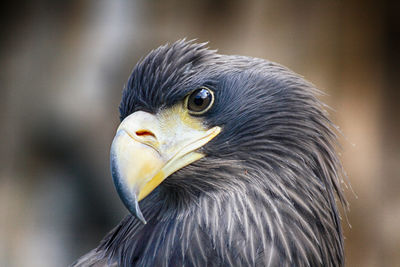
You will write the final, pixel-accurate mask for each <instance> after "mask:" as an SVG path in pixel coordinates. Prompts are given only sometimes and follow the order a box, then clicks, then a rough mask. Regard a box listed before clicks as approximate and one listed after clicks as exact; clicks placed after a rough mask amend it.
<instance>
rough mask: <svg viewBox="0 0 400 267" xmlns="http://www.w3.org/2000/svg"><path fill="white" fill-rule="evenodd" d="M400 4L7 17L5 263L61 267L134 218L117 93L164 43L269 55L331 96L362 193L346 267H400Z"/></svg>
mask: <svg viewBox="0 0 400 267" xmlns="http://www.w3.org/2000/svg"><path fill="white" fill-rule="evenodd" d="M398 3H399V2H398V1H397V2H395V1H392V2H385V1H361V0H359V1H357V0H349V1H344V0H342V1H340V0H335V1H334V0H305V1H300V0H298V1H294V0H279V1H272V0H269V1H231V0H208V1H194V0H190V1H173V0H168V1H161V0H151V1H146V0H136V1H126V0H113V1H107V0H102V1H95V0H92V1H77V0H76V1H50V0H48V1H32V2H27V3H25V4H22V3H19V4H17V3H14V4H11V3H8V4H3V5H2V7H1V13H2V14H1V16H0V21H1V29H2V32H1V36H0V38H1V39H0V40H1V41H0V64H1V71H0V88H1V89H0V136H1V138H0V266H12V267H13V266H40V267H47V266H49V267H50V266H66V265H68V264H70V263H71V262H72V261H74V260H75V259H76V258H77V257H79V256H80V255H82V254H83V253H85V252H87V251H88V250H89V249H91V248H93V247H95V246H96V245H97V243H98V241H99V240H100V239H101V238H102V237H103V236H104V235H105V234H106V232H108V231H109V230H110V229H111V228H112V227H113V226H115V225H116V224H117V223H118V222H119V220H120V219H121V218H122V217H123V216H124V215H125V214H127V211H126V210H125V209H124V208H123V206H122V204H121V202H120V200H119V198H118V196H117V194H116V192H115V190H114V186H113V183H112V180H111V176H110V174H109V159H108V157H109V148H110V144H111V141H112V138H113V135H114V131H115V129H116V127H117V125H118V109H117V107H118V104H119V100H120V97H121V90H122V87H123V85H124V83H125V81H126V80H127V78H128V76H129V74H130V71H131V70H132V68H133V66H134V65H135V63H136V62H137V61H138V60H139V58H140V57H142V56H144V55H145V54H146V53H147V52H149V51H150V50H151V49H153V48H156V47H157V46H159V45H160V44H163V43H165V42H173V41H175V40H177V39H180V38H183V37H187V38H188V39H192V38H197V39H198V40H199V41H210V47H211V48H215V49H219V52H221V53H225V54H242V55H249V56H255V57H261V58H267V59H270V60H273V61H277V62H279V63H281V64H283V65H286V66H288V67H289V68H291V69H293V70H294V71H296V72H298V73H300V74H302V75H304V76H305V78H306V79H308V80H310V81H312V82H313V83H314V84H315V85H316V86H317V87H318V88H320V89H321V90H323V91H325V92H327V93H328V94H329V96H327V97H324V98H323V100H324V101H325V102H327V103H328V104H329V105H330V106H331V107H333V109H334V110H335V111H334V112H332V118H333V120H334V121H335V122H336V123H337V124H338V125H339V126H340V127H341V130H342V132H343V136H344V137H342V138H341V142H342V144H343V150H342V159H343V163H344V166H345V168H346V170H347V173H348V177H349V181H350V182H351V185H352V187H353V189H354V191H355V193H356V195H357V196H358V198H357V197H355V195H354V194H353V193H352V191H351V189H346V194H347V195H348V199H349V201H350V202H351V211H350V212H349V213H348V221H349V223H350V224H351V227H350V226H349V224H348V223H347V222H346V219H345V218H344V219H343V225H344V230H345V235H346V241H345V242H346V253H347V254H346V255H347V265H348V266H400V194H399V192H400V138H399V134H400V116H399V115H400V103H399V100H400V97H399V96H400V93H399V89H400V88H399V83H400V78H399V77H400V75H399V74H400V68H399V64H398V63H399V62H400V55H399V50H400V41H399V38H400V32H399V29H400V27H399V20H400V17H399V14H400V6H399V4H398Z"/></svg>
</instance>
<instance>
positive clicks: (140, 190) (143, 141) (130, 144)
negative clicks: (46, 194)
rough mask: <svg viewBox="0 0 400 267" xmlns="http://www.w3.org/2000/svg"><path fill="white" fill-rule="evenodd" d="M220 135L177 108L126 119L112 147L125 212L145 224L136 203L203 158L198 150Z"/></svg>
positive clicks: (144, 113)
mask: <svg viewBox="0 0 400 267" xmlns="http://www.w3.org/2000/svg"><path fill="white" fill-rule="evenodd" d="M220 131H221V128H220V127H218V126H215V127H213V128H211V129H206V128H205V127H204V125H203V124H202V123H201V121H200V119H199V118H195V117H192V116H190V115H189V114H187V111H185V110H184V109H183V108H182V107H181V106H178V105H177V106H174V107H172V108H170V109H165V110H163V111H161V112H159V113H157V114H156V115H153V114H150V113H147V112H144V111H137V112H135V113H133V114H131V115H129V116H128V117H126V118H125V119H124V120H123V121H122V122H121V124H120V126H119V127H118V129H117V134H116V136H115V137H114V140H113V143H112V145H111V173H112V176H113V180H114V183H115V186H116V188H117V191H118V194H119V195H120V197H121V199H122V201H123V203H124V204H125V206H126V207H127V208H128V210H129V211H130V212H131V213H132V214H133V215H135V216H136V217H137V218H138V219H139V220H141V221H142V222H143V223H146V221H145V219H144V217H143V214H142V212H141V211H140V208H139V204H138V202H139V201H140V200H142V199H143V198H145V197H146V196H147V195H148V194H150V193H151V191H153V190H154V189H155V188H156V187H157V186H158V185H159V184H160V183H161V182H162V181H163V180H164V179H165V178H167V177H168V176H170V175H171V174H172V173H174V172H176V171H177V170H179V169H181V168H183V167H185V166H187V165H189V164H191V163H192V162H194V161H196V160H199V159H201V158H202V157H204V156H205V155H204V154H202V153H199V152H197V150H198V149H199V148H200V147H202V146H204V145H205V144H206V143H208V142H209V141H210V140H211V139H213V138H214V137H215V136H217V135H218V134H219V133H220Z"/></svg>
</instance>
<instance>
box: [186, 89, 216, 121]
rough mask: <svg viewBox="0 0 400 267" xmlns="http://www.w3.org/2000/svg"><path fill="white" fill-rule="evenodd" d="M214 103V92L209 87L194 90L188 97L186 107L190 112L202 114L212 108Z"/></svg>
mask: <svg viewBox="0 0 400 267" xmlns="http://www.w3.org/2000/svg"><path fill="white" fill-rule="evenodd" d="M213 103H214V93H213V91H211V90H210V89H208V88H207V87H200V88H198V89H196V90H194V91H193V92H192V93H191V94H190V95H188V96H187V98H186V107H187V109H188V110H189V113H190V114H194V115H200V114H203V113H205V112H206V111H207V110H209V109H210V108H211V106H212V105H213Z"/></svg>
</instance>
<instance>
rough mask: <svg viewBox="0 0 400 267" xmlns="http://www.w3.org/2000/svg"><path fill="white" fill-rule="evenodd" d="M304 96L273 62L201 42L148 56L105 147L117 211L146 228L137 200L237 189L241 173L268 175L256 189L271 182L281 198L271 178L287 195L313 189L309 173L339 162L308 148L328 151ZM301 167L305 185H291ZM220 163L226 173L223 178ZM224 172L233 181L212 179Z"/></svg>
mask: <svg viewBox="0 0 400 267" xmlns="http://www.w3.org/2000/svg"><path fill="white" fill-rule="evenodd" d="M312 90H313V87H312V86H311V85H310V84H308V83H307V82H306V81H304V80H303V79H301V78H300V77H298V76H297V75H295V74H294V73H292V72H291V71H289V70H287V69H286V68H284V67H281V66H279V65H277V64H273V63H270V62H267V61H264V60H260V59H254V58H246V57H238V56H222V55H218V54H216V53H215V51H210V50H208V49H206V48H205V47H204V44H200V45H197V44H192V43H187V42H177V43H175V44H173V45H171V46H163V47H160V48H158V49H157V50H154V51H152V52H151V53H150V54H149V55H148V56H147V57H146V58H145V59H144V60H143V61H141V62H140V63H138V64H137V65H136V67H135V68H134V70H133V72H132V74H131V76H130V78H129V80H128V83H127V85H126V87H125V90H124V92H123V97H122V102H121V105H120V113H121V121H122V122H121V124H120V126H119V127H118V130H117V133H116V136H115V138H114V141H113V143H112V147H111V170H112V176H113V179H114V183H115V185H116V188H117V191H118V193H119V195H120V197H121V199H122V200H123V202H124V204H125V206H126V207H127V208H128V209H129V211H130V212H131V213H132V214H133V215H135V216H136V217H137V218H139V219H140V220H141V221H142V222H145V219H144V217H143V215H142V213H141V211H140V209H139V204H138V202H139V201H140V200H142V199H143V198H145V197H146V196H147V195H148V194H150V193H151V192H152V191H153V190H154V189H155V188H157V187H158V186H159V185H160V184H161V183H163V182H164V185H166V186H167V185H172V186H175V187H176V185H177V184H178V183H181V184H184V185H185V186H184V187H182V188H183V189H184V190H185V189H188V190H190V189H191V186H192V187H194V186H196V187H197V188H202V185H204V184H208V185H211V186H210V187H207V186H206V187H203V188H211V187H220V188H223V187H224V186H225V187H226V186H227V185H228V184H229V183H235V182H238V183H240V179H236V180H235V177H239V176H240V175H241V173H245V174H246V175H247V173H248V170H249V172H251V171H252V170H253V171H254V173H255V174H254V175H255V176H257V175H258V176H260V174H259V173H256V172H260V171H261V170H262V171H263V172H268V171H271V173H270V174H266V173H263V174H262V175H261V176H263V177H267V178H268V179H269V180H266V181H261V182H260V180H259V181H258V182H260V183H263V184H265V185H268V184H270V185H271V188H270V189H267V190H270V191H271V192H273V191H274V190H275V191H276V192H274V193H273V194H275V195H280V194H282V195H283V193H282V192H281V191H282V190H281V189H280V187H276V186H274V185H273V184H274V183H275V182H276V181H278V180H279V181H280V182H281V183H284V184H286V185H287V186H289V185H290V186H291V187H293V188H299V187H298V186H297V185H296V183H297V182H298V183H309V184H317V185H318V183H319V182H320V181H317V180H315V179H317V178H315V177H316V175H315V173H317V174H318V175H320V174H319V172H321V170H320V169H317V166H320V165H324V164H325V165H326V164H328V165H331V166H335V164H337V162H336V159H335V157H334V156H332V155H334V154H330V153H324V154H316V153H320V150H317V149H314V147H315V146H316V145H317V144H318V143H323V144H324V145H325V146H326V148H327V149H328V150H329V149H332V147H331V144H330V143H329V142H330V141H329V140H331V139H330V138H333V137H332V132H331V131H330V130H329V127H330V126H329V120H328V119H327V118H326V116H325V115H324V113H323V112H322V111H321V106H320V102H318V101H317V100H316V98H315V97H314V91H312ZM324 149H325V148H324ZM321 151H323V150H321ZM328 152H329V151H328ZM319 161H320V162H319ZM323 161H324V162H323ZM325 161H326V162H325ZM305 162H306V163H307V164H310V166H311V167H310V168H309V170H307V171H310V174H309V175H308V174H307V175H305V177H308V178H306V179H310V181H308V180H304V181H302V180H300V181H296V179H295V178H294V176H293V173H295V172H302V171H305V170H303V169H301V168H302V167H303V166H305V165H306V164H304V163H305ZM235 163H238V164H239V165H240V164H242V165H241V166H239V167H238V166H233V165H235ZM219 164H222V165H223V164H225V167H226V166H228V165H230V166H228V167H226V168H225V169H224V172H222V171H221V170H222V169H223V168H224V166H220V165H219ZM216 165H218V166H216ZM236 165H237V164H236ZM305 167H307V166H305ZM235 168H236V169H235ZM307 168H308V167H307ZM312 168H315V170H313V169H312ZM318 168H319V167H318ZM202 169H206V171H204V170H202ZM202 172H203V173H202ZM218 172H219V173H218ZM229 172H230V173H231V174H232V173H233V172H235V173H234V175H230V176H229V177H227V176H225V178H224V179H219V180H218V178H220V177H219V176H222V175H224V174H223V173H225V174H226V173H229ZM201 173H202V175H201ZM220 174H221V175H220ZM324 175H325V174H324ZM326 175H327V176H329V175H330V174H326ZM335 175H336V174H335ZM196 176H197V178H198V179H194V177H196ZM321 176H322V175H321ZM199 177H200V178H199ZM329 177H330V176H329ZM332 177H336V176H334V175H333V176H332ZM245 178H246V179H247V177H245ZM284 179H286V181H284ZM313 179H314V180H313ZM217 180H218V181H219V182H218V183H217V182H215V181H217ZM250 180H251V179H250ZM246 181H248V179H247V180H246ZM323 182H324V183H325V182H326V183H327V184H328V183H332V181H331V180H327V181H323ZM334 182H335V181H334ZM335 183H336V182H335ZM329 186H330V185H329ZM182 188H181V189H182ZM304 188H307V187H304ZM307 190H308V189H307Z"/></svg>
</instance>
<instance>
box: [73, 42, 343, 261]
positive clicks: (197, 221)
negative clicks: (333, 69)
mask: <svg viewBox="0 0 400 267" xmlns="http://www.w3.org/2000/svg"><path fill="white" fill-rule="evenodd" d="M203 85H205V86H208V87H209V88H211V89H212V90H214V93H215V103H214V106H213V107H212V108H211V109H210V110H209V111H208V112H207V114H206V115H205V116H204V118H203V119H204V123H205V124H206V125H208V126H210V127H212V126H214V125H219V126H221V127H222V129H223V131H222V132H221V134H220V135H218V136H217V137H216V138H214V139H213V140H212V141H211V142H210V143H208V144H207V145H206V146H204V147H203V148H202V151H203V152H204V153H205V154H206V155H207V156H206V157H205V158H203V159H201V160H199V161H197V162H194V163H192V164H191V165H189V166H187V167H185V168H183V169H181V170H179V171H177V172H176V173H174V174H172V175H171V176H170V177H168V178H167V179H166V180H165V181H164V182H163V183H162V184H161V185H160V186H159V187H158V188H157V189H156V190H154V191H153V192H152V193H151V194H150V195H149V196H148V197H146V198H145V199H144V200H142V201H141V202H140V206H141V209H142V211H143V214H144V216H145V218H146V219H147V222H148V223H147V224H146V225H144V224H142V223H141V222H139V221H138V220H137V219H135V218H134V217H132V216H130V215H129V216H127V217H126V218H125V219H124V220H123V221H122V222H121V223H120V225H118V226H117V227H116V228H115V229H114V230H112V231H111V232H110V233H109V234H108V235H107V236H106V237H105V238H104V239H103V241H102V242H101V243H100V245H99V247H98V248H96V249H95V250H93V251H92V252H90V253H89V254H87V255H86V256H84V257H83V258H82V259H80V260H79V261H78V262H77V263H76V264H75V266H96V265H94V264H109V266H113V264H117V265H118V266H160V267H161V266H186V267H191V266H193V267H194V266H343V265H344V250H343V237H342V230H341V223H340V217H339V212H338V209H337V205H336V201H335V195H336V196H337V198H338V200H339V202H340V203H341V204H342V205H343V206H344V207H347V205H348V204H347V202H346V199H345V197H344V194H343V192H342V189H341V182H342V176H343V170H342V168H341V164H340V160H339V159H338V156H337V153H336V151H335V148H336V146H337V141H336V135H335V132H334V130H333V129H334V125H333V124H332V123H331V121H330V120H329V119H328V117H327V112H326V111H325V106H324V104H323V103H321V102H320V101H319V100H318V99H317V97H316V96H317V95H318V94H319V91H318V90H317V89H315V88H314V86H313V85H312V84H310V83H308V82H306V81H305V80H304V79H302V78H301V77H299V76H298V75H296V74H295V73H293V72H291V71H290V70H288V69H286V68H285V67H282V66H280V65H278V64H276V63H272V62H269V61H266V60H262V59H256V58H249V57H241V56H225V55H219V54H217V53H216V52H215V51H212V50H208V49H206V47H205V44H195V43H192V42H186V41H178V42H176V43H174V44H172V45H165V46H162V47H160V48H158V49H156V50H154V51H152V52H151V53H150V54H149V55H148V56H147V57H146V58H145V59H144V60H143V61H141V62H139V63H138V65H137V66H136V67H135V69H134V70H133V73H132V75H131V77H130V78H129V81H128V83H127V85H126V88H125V90H124V92H123V99H122V102H121V105H120V112H121V120H122V119H124V118H125V117H126V116H128V115H129V114H131V113H132V112H135V111H137V110H144V111H148V112H152V113H157V112H158V111H159V110H160V109H163V108H167V107H169V106H172V105H174V104H176V103H177V102H179V101H182V99H183V98H184V96H185V95H187V93H188V92H190V91H192V90H194V89H196V88H198V87H199V86H203ZM104 266H107V265H104Z"/></svg>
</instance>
